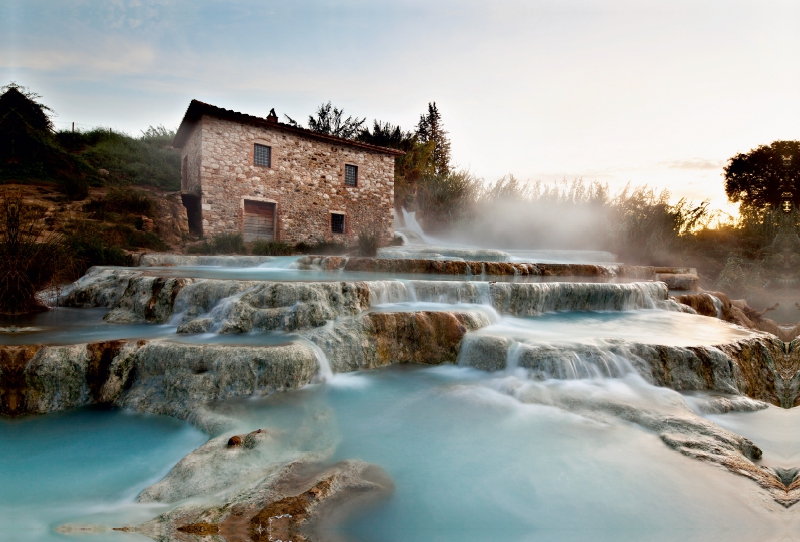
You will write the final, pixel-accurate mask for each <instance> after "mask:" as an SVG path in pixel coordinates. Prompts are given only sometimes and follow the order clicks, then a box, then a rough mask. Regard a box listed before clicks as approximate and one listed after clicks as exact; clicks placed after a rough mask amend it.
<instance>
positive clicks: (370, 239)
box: [356, 229, 381, 258]
mask: <svg viewBox="0 0 800 542" xmlns="http://www.w3.org/2000/svg"><path fill="white" fill-rule="evenodd" d="M380 246H381V236H380V234H378V233H377V232H376V231H375V230H374V229H363V230H361V231H360V232H358V239H356V248H357V249H358V255H359V256H364V257H368V258H374V257H375V256H377V255H378V249H379V248H380Z"/></svg>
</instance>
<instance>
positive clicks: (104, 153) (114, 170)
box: [56, 126, 181, 190]
mask: <svg viewBox="0 0 800 542" xmlns="http://www.w3.org/2000/svg"><path fill="white" fill-rule="evenodd" d="M56 137H57V139H58V141H59V143H60V144H61V146H62V147H64V148H65V149H67V150H68V151H70V152H72V153H75V154H77V155H78V156H80V157H81V158H83V159H84V160H86V162H88V163H89V164H91V165H92V166H93V167H95V168H97V169H100V168H102V169H106V170H108V171H109V173H110V179H111V180H112V181H118V182H122V183H126V184H133V185H144V186H156V187H159V188H164V189H167V190H179V189H180V183H181V157H180V153H179V152H178V151H176V150H175V149H173V148H172V147H171V145H172V139H173V138H174V137H175V131H174V130H168V129H166V128H164V127H163V126H157V127H153V126H151V127H149V128H148V129H147V130H145V131H144V132H142V135H141V136H139V137H131V136H129V135H127V134H123V133H120V132H115V131H113V130H111V129H108V128H96V129H94V130H90V131H87V132H67V131H62V132H58V133H57V134H56Z"/></svg>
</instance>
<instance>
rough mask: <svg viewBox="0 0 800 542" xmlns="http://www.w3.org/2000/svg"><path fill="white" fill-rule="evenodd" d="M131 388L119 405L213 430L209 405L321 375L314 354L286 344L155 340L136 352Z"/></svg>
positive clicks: (295, 385)
mask: <svg viewBox="0 0 800 542" xmlns="http://www.w3.org/2000/svg"><path fill="white" fill-rule="evenodd" d="M133 362H134V364H135V371H134V374H133V376H132V378H131V381H130V383H129V384H128V387H129V389H128V390H127V391H126V392H125V393H124V394H123V395H122V396H121V397H120V398H119V399H118V400H117V402H116V404H117V405H119V406H122V407H125V408H131V409H133V410H135V411H137V412H151V413H155V414H166V415H169V416H175V417H177V418H181V419H184V420H187V421H189V422H191V423H194V424H195V425H197V426H198V427H200V428H202V429H205V430H208V431H209V432H212V433H213V432H214V431H217V430H219V429H220V427H219V424H218V421H217V420H216V419H215V417H214V416H209V415H208V412H206V411H204V410H203V409H200V408H199V407H200V406H201V405H203V404H204V403H207V402H209V401H216V400H221V399H226V398H230V397H237V396H249V395H253V394H258V395H266V394H269V393H274V392H276V391H285V390H289V389H295V388H299V387H300V386H304V385H306V384H308V383H309V382H311V380H312V379H313V378H314V376H315V375H316V374H317V372H318V360H317V357H316V354H315V352H314V351H313V350H312V349H311V348H310V347H308V346H305V345H301V344H288V345H283V346H270V347H257V346H236V347H230V346H226V345H215V344H212V345H199V344H182V343H172V342H168V341H163V340H159V341H152V342H150V343H148V344H145V345H144V346H142V347H141V348H139V349H138V350H137V351H136V354H135V356H134V359H133Z"/></svg>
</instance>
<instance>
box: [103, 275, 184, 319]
mask: <svg viewBox="0 0 800 542" xmlns="http://www.w3.org/2000/svg"><path fill="white" fill-rule="evenodd" d="M191 282H192V280H191V279H184V278H161V277H148V276H138V277H133V278H131V279H130V281H129V283H128V287H127V288H126V289H125V292H124V293H123V295H122V296H121V297H120V299H119V301H117V303H116V304H115V306H114V308H113V309H112V310H111V311H110V312H109V313H108V314H107V315H106V316H105V318H104V319H105V320H106V321H107V322H111V323H118V324H119V323H133V322H153V323H158V324H163V323H165V322H167V321H168V320H169V319H170V317H171V316H172V311H173V307H174V305H175V298H176V297H177V296H178V293H179V292H180V291H181V289H182V288H183V287H184V286H186V285H187V284H190V283H191Z"/></svg>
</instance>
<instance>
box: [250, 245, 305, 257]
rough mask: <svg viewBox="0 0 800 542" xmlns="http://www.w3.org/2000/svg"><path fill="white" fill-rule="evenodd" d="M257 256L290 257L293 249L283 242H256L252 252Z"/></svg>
mask: <svg viewBox="0 0 800 542" xmlns="http://www.w3.org/2000/svg"><path fill="white" fill-rule="evenodd" d="M251 252H252V253H253V254H255V255H256V256H289V255H291V254H293V253H294V251H293V250H292V247H290V246H289V245H287V244H286V243H284V242H281V241H256V242H255V243H253V249H252V251H251Z"/></svg>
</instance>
